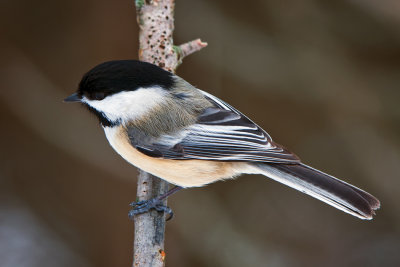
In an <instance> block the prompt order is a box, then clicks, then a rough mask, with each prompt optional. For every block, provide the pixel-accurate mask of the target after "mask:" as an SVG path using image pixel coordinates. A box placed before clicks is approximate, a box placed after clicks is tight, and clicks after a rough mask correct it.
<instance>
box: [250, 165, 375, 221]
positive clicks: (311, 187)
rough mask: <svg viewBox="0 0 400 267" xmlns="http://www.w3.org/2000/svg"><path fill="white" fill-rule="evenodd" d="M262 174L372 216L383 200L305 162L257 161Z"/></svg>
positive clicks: (365, 216)
mask: <svg viewBox="0 0 400 267" xmlns="http://www.w3.org/2000/svg"><path fill="white" fill-rule="evenodd" d="M256 166H257V168H258V170H259V171H260V173H261V174H263V175H265V176H267V177H269V178H271V179H273V180H276V181H278V182H280V183H283V184H285V185H288V186H290V187H292V188H294V189H297V190H299V191H301V192H303V193H305V194H308V195H310V196H312V197H315V198H317V199H319V200H321V201H323V202H325V203H327V204H329V205H331V206H333V207H335V208H337V209H340V210H342V211H344V212H347V213H349V214H351V215H353V216H356V217H358V218H361V219H366V220H370V219H372V216H373V215H374V214H375V210H376V209H378V208H379V207H380V202H379V200H378V199H377V198H375V197H374V196H372V195H371V194H369V193H367V192H365V191H363V190H361V189H359V188H357V187H355V186H353V185H350V184H348V183H346V182H344V181H341V180H339V179H337V178H335V177H333V176H330V175H328V174H325V173H323V172H321V171H319V170H316V169H314V168H311V167H309V166H307V165H305V164H278V163H257V164H256Z"/></svg>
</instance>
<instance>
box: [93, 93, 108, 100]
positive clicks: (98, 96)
mask: <svg viewBox="0 0 400 267" xmlns="http://www.w3.org/2000/svg"><path fill="white" fill-rule="evenodd" d="M105 97H106V94H105V93H104V92H96V93H94V94H93V96H92V98H93V99H94V100H103V99H104V98H105Z"/></svg>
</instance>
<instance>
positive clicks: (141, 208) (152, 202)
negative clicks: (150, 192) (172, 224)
mask: <svg viewBox="0 0 400 267" xmlns="http://www.w3.org/2000/svg"><path fill="white" fill-rule="evenodd" d="M129 205H130V206H132V207H133V209H131V210H130V211H129V213H128V216H129V218H130V219H131V220H133V218H134V217H135V216H136V215H138V214H142V213H146V212H149V211H150V210H151V209H155V210H156V211H159V212H164V213H167V214H168V218H167V221H169V220H171V219H172V217H174V213H173V212H172V209H171V208H170V207H167V206H165V205H163V199H160V198H159V197H157V198H152V199H149V200H143V201H138V202H132V203H131V204H129Z"/></svg>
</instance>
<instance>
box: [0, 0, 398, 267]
mask: <svg viewBox="0 0 400 267" xmlns="http://www.w3.org/2000/svg"><path fill="white" fill-rule="evenodd" d="M175 19H176V21H175V22H176V31H175V42H176V43H177V44H179V43H183V42H186V41H188V40H192V39H195V38H198V37H201V38H202V40H204V41H207V42H208V43H209V46H208V47H207V48H206V49H204V50H202V51H201V52H199V53H196V54H194V55H192V56H190V57H188V58H186V59H185V61H184V64H183V65H182V66H181V67H180V68H179V69H178V75H180V76H181V77H183V78H184V79H186V80H187V81H189V82H191V83H192V84H194V85H196V86H198V87H199V88H201V89H203V90H206V91H208V92H210V93H212V94H214V95H216V96H218V97H220V98H222V99H223V100H225V101H227V102H229V103H231V104H232V105H233V106H235V107H236V108H238V109H239V110H241V111H242V112H244V113H245V114H247V115H249V116H250V117H251V118H252V119H254V121H256V122H257V123H258V124H260V125H261V126H262V127H263V128H265V129H266V130H267V131H268V132H269V133H270V134H271V135H272V137H274V140H275V141H277V142H278V143H281V144H283V145H285V146H286V147H288V148H289V149H290V150H292V151H294V152H296V154H298V155H299V156H300V157H301V158H302V159H303V161H304V162H306V163H308V164H310V165H312V166H314V167H316V168H319V169H321V170H324V171H326V172H329V173H331V174H333V175H335V176H337V177H340V178H342V179H344V180H346V181H348V182H350V183H352V184H355V185H357V186H359V187H361V188H363V189H365V190H367V191H369V192H371V193H372V194H374V195H376V196H377V197H378V198H379V199H380V200H381V201H382V204H383V205H382V208H381V210H379V211H378V214H377V216H376V218H375V219H374V220H373V221H362V220H359V219H357V218H355V217H352V216H350V215H347V214H345V213H343V212H340V211H338V210H336V209H333V208H331V207H329V206H328V205H325V204H323V203H321V202H319V201H316V200H314V199H312V198H310V197H308V196H306V195H303V194H301V193H299V192H296V191H294V190H292V189H290V188H288V187H285V186H283V185H280V184H278V183H275V182H272V181H270V180H268V179H265V178H263V177H261V176H243V177H241V178H239V179H237V180H236V181H226V182H218V183H215V184H212V185H210V186H208V187H205V188H198V189H188V190H185V191H184V192H180V193H178V194H176V195H174V196H173V197H172V198H171V199H170V201H169V204H170V206H171V207H172V208H173V209H174V211H175V213H176V217H175V219H174V220H172V221H170V222H168V224H167V230H166V253H167V266H193V267H196V266H229V267H232V266H240V267H241V266H267V265H268V266H400V255H399V251H400V234H399V227H400V224H399V221H400V215H399V210H400V206H399V203H400V196H399V194H400V187H399V185H400V180H399V173H400V124H399V123H400V104H399V100H400V91H399V85H400V3H399V1H396V0H381V1H373V0H337V1H322V0H321V1H317V0H314V1H312V0H309V1H306V0H303V1H272V0H269V1H265V0H258V1H257V0H253V1H228V0H225V1H221V0H220V1H212V0H208V1H205V0H202V1H200V0H191V1H188V0H186V1H183V0H181V1H177V6H176V17H175ZM0 25H1V28H0V55H1V60H0V75H1V77H0V117H1V131H0V137H1V138H0V145H1V153H0V156H1V160H0V200H1V201H0V259H1V260H0V266H4V267H15V266H60V267H63V266H130V265H131V261H132V256H131V255H132V240H133V223H132V222H131V221H129V220H128V217H127V212H128V210H129V206H128V203H129V202H131V201H133V200H134V199H135V192H136V188H135V187H136V174H137V172H136V170H135V168H134V167H132V166H130V165H129V164H127V163H126V162H125V161H124V160H123V159H122V158H120V157H119V156H118V155H117V154H116V153H115V152H114V151H113V150H112V149H111V147H110V146H109V145H108V144H107V142H106V139H105V137H104V134H103V132H102V130H101V128H100V127H99V126H98V123H97V121H96V119H95V118H94V117H93V116H91V115H90V114H88V112H86V111H85V110H83V109H82V108H81V107H79V105H66V104H64V103H62V102H61V100H62V99H63V98H64V97H66V96H67V95H69V94H70V93H72V92H73V91H74V90H75V89H76V87H77V84H78V82H79V80H80V78H81V76H82V75H83V73H85V72H86V71H87V70H89V69H90V68H91V67H93V66H94V65H96V64H98V63H100V62H102V61H105V60H112V59H128V58H135V59H136V58H137V50H138V45H137V43H138V42H137V38H138V36H137V32H138V29H137V25H136V18H135V9H134V6H133V1H128V0H119V1H116V0H114V1H105V0H86V1H78V0H70V1H52V0H42V1H27V0H15V1H11V0H8V1H7V0H3V1H1V7H0Z"/></svg>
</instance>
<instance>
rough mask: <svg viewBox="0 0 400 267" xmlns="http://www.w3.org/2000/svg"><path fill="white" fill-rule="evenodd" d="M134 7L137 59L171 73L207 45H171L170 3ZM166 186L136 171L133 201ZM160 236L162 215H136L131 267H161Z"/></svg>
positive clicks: (144, 1) (146, 0)
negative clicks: (136, 26) (137, 33)
mask: <svg viewBox="0 0 400 267" xmlns="http://www.w3.org/2000/svg"><path fill="white" fill-rule="evenodd" d="M135 5H136V13H137V21H138V25H139V59H140V60H142V61H147V62H150V63H153V64H155V65H158V66H159V67H161V68H164V69H166V70H168V71H170V72H173V73H174V72H175V71H176V68H177V67H178V66H179V64H181V63H182V59H183V58H184V57H186V56H188V55H190V54H192V53H194V52H196V51H199V50H200V49H202V48H203V47H206V46H207V43H203V42H202V41H201V40H200V39H197V40H194V41H191V42H188V43H185V44H183V45H180V46H175V45H174V43H173V38H172V34H173V31H174V5H175V3H174V0H135ZM168 187H169V184H168V183H167V182H165V181H163V180H161V179H159V178H157V177H155V176H152V175H150V174H148V173H146V172H144V171H141V170H140V174H139V177H138V188H137V200H138V201H141V200H148V199H151V198H154V197H157V196H159V195H161V194H164V193H166V192H167V191H168ZM166 204H167V200H166V199H165V200H164V205H166ZM164 236H165V214H163V213H159V212H157V211H154V210H153V211H151V212H149V213H144V214H140V215H138V216H136V217H135V237H134V256H133V258H134V259H133V266H135V267H137V266H140V267H142V266H143V267H144V266H146V267H147V266H149V267H150V266H154V267H161V266H164V263H165V252H164Z"/></svg>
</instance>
